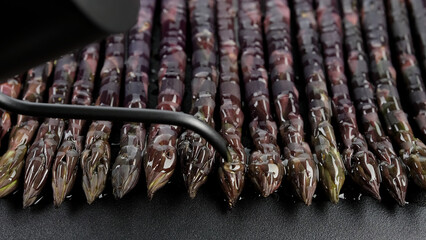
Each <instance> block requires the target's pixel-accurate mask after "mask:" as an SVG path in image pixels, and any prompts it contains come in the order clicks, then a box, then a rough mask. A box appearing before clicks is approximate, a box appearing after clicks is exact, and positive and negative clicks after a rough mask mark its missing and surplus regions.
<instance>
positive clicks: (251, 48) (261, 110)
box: [238, 0, 284, 197]
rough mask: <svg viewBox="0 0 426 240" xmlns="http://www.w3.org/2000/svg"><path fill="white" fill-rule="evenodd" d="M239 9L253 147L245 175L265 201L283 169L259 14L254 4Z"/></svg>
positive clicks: (245, 0) (246, 0)
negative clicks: (270, 97) (271, 106)
mask: <svg viewBox="0 0 426 240" xmlns="http://www.w3.org/2000/svg"><path fill="white" fill-rule="evenodd" d="M239 8H240V9H239V11H238V18H239V24H240V28H239V40H240V46H241V69H242V72H243V78H244V89H245V97H246V102H247V103H248V106H249V109H250V117H251V122H250V125H249V127H250V134H251V137H252V139H253V143H254V145H255V149H254V152H253V153H252V154H251V156H250V159H249V169H248V174H249V177H250V179H251V180H252V181H253V183H254V185H255V186H256V187H257V189H258V190H259V192H260V193H261V194H262V196H264V197H267V196H269V195H270V194H271V193H273V192H275V191H276V190H277V189H278V187H279V186H280V185H281V180H282V178H283V176H284V165H283V164H282V161H281V156H280V149H279V147H278V145H277V132H278V130H277V125H276V123H275V121H274V120H273V118H272V115H271V109H270V103H269V90H268V85H269V83H268V74H267V72H266V69H265V67H264V64H265V63H264V53H263V39H262V22H261V16H262V14H261V10H260V2H259V1H258V0H240V1H239Z"/></svg>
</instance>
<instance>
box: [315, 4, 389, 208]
mask: <svg viewBox="0 0 426 240" xmlns="http://www.w3.org/2000/svg"><path fill="white" fill-rule="evenodd" d="M316 2H317V9H316V13H317V21H318V24H319V31H320V36H321V37H320V40H321V44H322V49H323V56H324V61H325V67H326V69H327V76H328V80H329V81H330V85H331V91H332V94H333V98H332V102H333V110H334V114H335V117H336V120H337V123H338V125H339V129H340V135H341V138H342V142H343V145H344V149H343V154H342V155H343V162H344V164H345V167H346V170H347V171H348V173H349V175H350V176H351V178H352V180H354V182H355V183H356V184H358V186H360V187H361V189H363V190H364V191H366V192H368V193H369V194H370V195H372V196H373V197H374V198H376V199H378V200H380V199H381V197H380V192H379V188H380V182H381V181H382V180H381V175H380V170H379V167H378V164H377V161H376V157H375V156H374V155H373V153H372V152H370V151H369V150H368V145H367V142H366V141H365V138H364V137H363V136H362V134H361V133H360V132H359V130H358V123H357V121H356V111H355V107H354V105H353V102H352V100H351V97H350V94H349V88H348V85H347V79H346V76H345V64H344V59H343V58H344V57H343V44H342V41H343V32H342V31H343V30H342V21H341V18H340V15H339V12H338V4H337V1H336V0H316Z"/></svg>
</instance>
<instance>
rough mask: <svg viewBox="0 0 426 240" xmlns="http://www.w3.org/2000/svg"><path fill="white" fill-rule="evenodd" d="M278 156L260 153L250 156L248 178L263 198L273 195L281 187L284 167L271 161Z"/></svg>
mask: <svg viewBox="0 0 426 240" xmlns="http://www.w3.org/2000/svg"><path fill="white" fill-rule="evenodd" d="M276 157H278V158H279V156H277V155H275V154H263V153H261V152H260V151H257V152H254V153H253V154H252V155H251V156H250V165H249V176H250V178H251V180H252V182H253V183H254V184H255V186H256V187H257V189H258V190H259V192H260V193H261V194H262V196H263V197H268V196H269V195H271V194H272V193H274V192H275V191H276V190H277V189H278V187H279V186H280V185H281V180H282V177H283V175H284V166H283V165H282V164H276V163H275V162H277V161H276V160H275V161H274V160H272V161H271V159H274V158H276Z"/></svg>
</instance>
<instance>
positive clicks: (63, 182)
mask: <svg viewBox="0 0 426 240" xmlns="http://www.w3.org/2000/svg"><path fill="white" fill-rule="evenodd" d="M98 60H99V43H94V44H90V45H88V46H86V47H85V48H84V49H83V50H82V52H81V60H80V63H79V65H78V74H77V79H76V82H75V83H74V91H73V94H72V99H71V103H72V104H75V105H90V104H91V103H92V91H93V85H94V80H95V74H96V67H97V65H98ZM85 123H86V121H85V120H83V119H70V120H69V123H68V129H67V130H66V131H65V133H64V138H63V140H62V143H61V146H60V147H59V148H58V152H57V153H56V157H55V160H54V161H53V166H52V188H53V202H54V204H55V206H56V207H58V206H59V205H60V204H61V203H62V202H63V201H64V199H65V197H66V196H67V195H68V194H69V193H70V191H71V189H72V187H73V186H74V182H75V178H76V175H77V169H78V166H77V163H78V160H79V158H80V154H81V151H82V150H83V143H84V142H83V141H84V137H83V132H82V131H83V128H84V125H85Z"/></svg>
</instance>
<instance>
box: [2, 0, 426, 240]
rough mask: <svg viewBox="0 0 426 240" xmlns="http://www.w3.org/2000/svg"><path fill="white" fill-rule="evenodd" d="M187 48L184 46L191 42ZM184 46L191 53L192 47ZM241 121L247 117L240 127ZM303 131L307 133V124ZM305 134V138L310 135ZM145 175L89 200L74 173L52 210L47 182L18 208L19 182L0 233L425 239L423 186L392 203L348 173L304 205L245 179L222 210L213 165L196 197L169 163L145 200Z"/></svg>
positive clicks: (286, 188)
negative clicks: (124, 188) (118, 192)
mask: <svg viewBox="0 0 426 240" xmlns="http://www.w3.org/2000/svg"><path fill="white" fill-rule="evenodd" d="M155 19H156V21H155V26H154V28H153V29H154V33H153V47H152V59H151V68H152V71H151V74H150V75H151V77H150V86H149V92H150V95H149V96H150V97H149V104H148V106H149V107H151V108H153V107H155V105H156V94H158V88H157V85H156V81H157V77H156V75H157V71H158V68H159V61H158V59H159V56H158V52H159V42H160V41H159V39H160V24H159V21H158V19H159V8H158V6H157V11H156V17H155ZM293 25H294V24H293ZM188 29H189V28H188ZM293 29H294V28H293ZM188 32H189V31H188ZM189 39H190V38H189ZM187 46H189V48H190V46H191V44H187ZM294 46H296V45H295V44H294ZM294 48H296V47H294ZM265 49H266V48H265ZM188 51H189V52H188V56H189V57H190V56H191V54H190V51H191V49H188ZM294 56H295V57H296V59H295V70H296V81H297V83H298V89H299V91H300V93H301V96H300V101H301V105H300V109H301V111H302V114H303V116H304V119H305V125H306V123H307V122H308V121H307V119H308V118H307V103H306V97H305V95H304V89H303V80H302V79H299V77H298V76H301V75H300V71H301V68H300V66H301V65H300V63H299V62H298V59H297V54H295V55H294ZM266 59H268V58H267V57H266ZM101 60H102V56H101ZM188 63H189V64H188V69H187V78H186V95H185V98H184V103H185V104H184V106H183V110H184V111H188V110H189V107H190V102H191V96H190V89H189V87H190V84H189V83H190V81H191V77H190V76H191V68H190V60H189V59H188ZM99 65H102V64H99ZM401 91H403V90H401ZM95 94H96V93H95ZM402 96H403V95H402ZM403 101H404V99H403ZM217 102H218V101H217ZM403 103H404V102H403ZM216 121H217V123H218V124H217V125H220V124H219V122H220V121H219V119H216ZM248 121H249V119H248V117H247V118H246V125H247V124H248ZM120 127H121V123H119V122H116V123H115V124H114V127H113V131H112V133H113V134H112V136H111V145H112V152H113V157H112V161H114V159H115V156H116V155H117V153H118V150H119V145H118V143H119V132H120V131H119V129H120ZM246 129H247V128H246ZM306 132H307V133H309V132H310V128H309V126H308V125H306ZM308 135H309V134H307V136H306V137H307V140H308V141H309V136H308ZM243 138H244V139H243V140H244V144H245V146H246V147H247V148H248V149H250V147H251V143H250V138H249V136H248V133H247V132H244V133H243ZM5 145H6V144H5V143H3V144H2V146H3V147H2V149H1V152H2V153H3V152H4V151H5V148H4V147H5ZM22 175H23V174H22ZM144 178H145V176H144V175H142V176H141V179H140V181H139V184H138V185H137V186H136V187H135V189H134V190H133V191H131V192H130V193H129V194H128V195H126V196H125V197H124V198H123V199H121V200H115V199H114V197H113V196H112V194H111V193H112V189H111V183H110V181H108V184H107V186H106V189H105V191H104V192H105V194H104V195H102V196H101V198H100V199H98V200H96V201H95V202H94V203H93V204H92V205H88V204H87V203H86V199H85V197H84V193H83V190H82V188H81V182H80V179H81V176H79V177H78V179H77V182H76V184H75V187H74V189H73V191H72V195H71V196H69V197H68V200H67V201H65V202H64V203H63V204H62V205H61V206H60V208H57V209H55V208H54V206H53V200H52V190H51V185H50V180H49V181H48V183H47V184H46V186H45V190H44V192H43V194H42V198H41V199H40V200H39V201H38V202H37V204H35V205H34V206H32V207H31V208H29V209H22V190H21V189H22V182H23V181H22V180H21V187H20V190H18V191H16V192H15V193H14V194H12V195H11V196H8V197H6V198H4V199H0V222H1V224H0V229H1V231H0V233H1V234H0V239H27V238H31V239H39V238H44V239H46V238H47V239H52V238H55V239H57V238H62V239H86V238H91V239H117V238H120V239H121V238H123V239H126V238H138V239H174V238H178V239H299V238H300V239H303V238H311V239H340V238H350V239H372V238H374V239H425V238H426V225H425V224H426V192H425V191H422V190H421V189H419V188H418V187H417V186H415V185H414V183H412V182H410V183H409V187H408V193H407V202H408V204H407V205H406V206H404V207H399V206H398V204H397V203H396V202H395V201H393V199H391V197H390V196H389V194H387V193H386V192H385V191H382V192H381V193H382V201H381V202H378V201H376V200H374V199H373V198H371V197H368V196H365V195H364V194H363V193H361V192H360V190H359V189H358V188H357V187H356V186H355V185H354V184H353V183H352V182H351V180H350V179H349V177H348V178H347V180H346V183H345V185H344V187H343V189H342V196H341V197H342V199H341V200H340V202H339V203H338V204H333V203H331V202H329V201H328V200H327V198H326V196H325V195H324V194H323V193H322V189H321V188H320V187H319V188H318V189H317V195H316V196H315V199H314V200H313V204H312V205H311V206H309V207H308V206H305V205H304V204H303V203H302V202H301V201H299V200H298V199H297V198H296V197H295V195H294V193H293V191H292V188H291V186H290V185H289V184H288V181H284V182H283V186H282V187H281V188H280V189H279V190H278V192H277V193H274V194H272V195H271V196H270V197H268V198H263V197H261V196H259V194H258V193H256V191H255V190H254V187H253V186H252V184H251V183H250V182H249V180H247V181H246V182H247V184H246V186H245V189H244V191H243V194H242V196H241V199H240V201H239V202H238V203H237V205H236V207H235V208H234V209H232V210H229V209H228V208H227V204H226V202H225V200H224V195H223V194H222V190H221V188H220V185H219V181H218V178H217V172H216V168H215V169H214V170H213V172H212V173H211V175H210V177H209V180H208V181H207V183H206V184H205V185H204V186H203V187H202V188H201V189H200V190H199V193H198V195H197V197H196V198H195V199H190V198H189V196H188V194H187V193H186V189H185V187H184V184H183V181H182V176H181V174H180V169H176V171H175V174H174V176H173V177H172V179H171V181H170V183H169V184H167V185H166V186H165V187H164V188H163V189H161V190H160V191H158V192H157V193H156V195H155V196H154V198H153V200H151V201H149V200H148V198H147V195H146V186H145V181H144Z"/></svg>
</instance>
